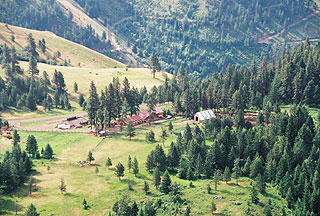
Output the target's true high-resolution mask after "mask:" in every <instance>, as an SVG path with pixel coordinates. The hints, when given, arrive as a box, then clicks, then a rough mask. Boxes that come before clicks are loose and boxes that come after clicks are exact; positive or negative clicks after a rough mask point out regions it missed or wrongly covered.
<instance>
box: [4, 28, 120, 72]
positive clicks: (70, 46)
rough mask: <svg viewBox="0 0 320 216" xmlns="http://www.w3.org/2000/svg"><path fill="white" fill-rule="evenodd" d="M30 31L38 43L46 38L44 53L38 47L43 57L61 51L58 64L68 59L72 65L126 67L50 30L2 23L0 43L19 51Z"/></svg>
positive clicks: (25, 42)
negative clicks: (12, 38) (31, 28)
mask: <svg viewBox="0 0 320 216" xmlns="http://www.w3.org/2000/svg"><path fill="white" fill-rule="evenodd" d="M30 33H31V34H32V36H33V38H35V41H36V43H37V44H38V41H39V40H42V39H45V41H46V47H47V49H46V52H45V53H44V54H43V53H42V52H41V51H40V50H39V46H38V47H37V48H38V49H37V51H38V53H39V54H40V58H41V59H44V60H46V59H47V58H49V59H52V57H53V56H54V55H55V53H56V52H57V51H59V52H60V53H61V57H60V58H58V59H57V63H58V64H59V63H63V62H64V60H65V59H67V60H70V64H69V65H70V66H79V64H80V66H81V67H95V68H113V67H124V65H123V64H122V63H120V62H118V61H116V60H114V59H112V58H109V57H107V56H105V55H102V54H101V53H98V52H96V51H94V50H91V49H89V48H87V47H85V46H82V45H80V44H77V43H74V42H71V41H68V40H66V39H64V38H61V37H59V36H57V35H55V34H53V33H52V32H48V31H37V30H30V29H26V28H21V27H16V26H11V25H5V24H3V23H0V44H4V43H6V44H7V45H8V46H9V47H11V46H15V47H16V49H17V50H18V51H19V50H22V49H23V48H24V47H25V46H26V45H27V37H28V34H30ZM12 36H14V38H15V39H14V42H13V41H12V40H11V37H12Z"/></svg>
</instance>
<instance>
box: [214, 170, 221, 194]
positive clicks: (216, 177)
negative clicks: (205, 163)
mask: <svg viewBox="0 0 320 216" xmlns="http://www.w3.org/2000/svg"><path fill="white" fill-rule="evenodd" d="M220 180H221V171H220V170H215V171H214V174H213V181H214V190H215V191H217V190H218V184H219V181H220Z"/></svg>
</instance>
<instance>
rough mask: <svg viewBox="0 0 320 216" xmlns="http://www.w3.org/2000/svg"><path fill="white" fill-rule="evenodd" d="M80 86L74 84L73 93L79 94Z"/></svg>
mask: <svg viewBox="0 0 320 216" xmlns="http://www.w3.org/2000/svg"><path fill="white" fill-rule="evenodd" d="M78 90H79V89H78V84H77V83H76V82H75V83H74V84H73V91H74V92H75V93H77V92H78Z"/></svg>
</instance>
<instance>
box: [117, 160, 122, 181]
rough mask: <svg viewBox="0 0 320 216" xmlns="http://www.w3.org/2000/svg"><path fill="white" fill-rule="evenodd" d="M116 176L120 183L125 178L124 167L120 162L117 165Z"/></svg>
mask: <svg viewBox="0 0 320 216" xmlns="http://www.w3.org/2000/svg"><path fill="white" fill-rule="evenodd" d="M115 175H116V176H117V177H118V178H119V181H120V180H121V177H123V176H124V166H123V165H122V163H120V162H119V163H118V164H117V165H116V170H115Z"/></svg>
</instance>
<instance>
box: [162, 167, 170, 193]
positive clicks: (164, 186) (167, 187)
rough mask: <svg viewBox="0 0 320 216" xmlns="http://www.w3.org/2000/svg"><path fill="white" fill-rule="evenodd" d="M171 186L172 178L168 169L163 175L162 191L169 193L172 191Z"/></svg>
mask: <svg viewBox="0 0 320 216" xmlns="http://www.w3.org/2000/svg"><path fill="white" fill-rule="evenodd" d="M170 186H171V179H170V176H169V172H168V170H166V171H165V172H164V175H163V177H162V181H161V187H160V191H161V192H162V193H165V194H168V193H169V192H170Z"/></svg>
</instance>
